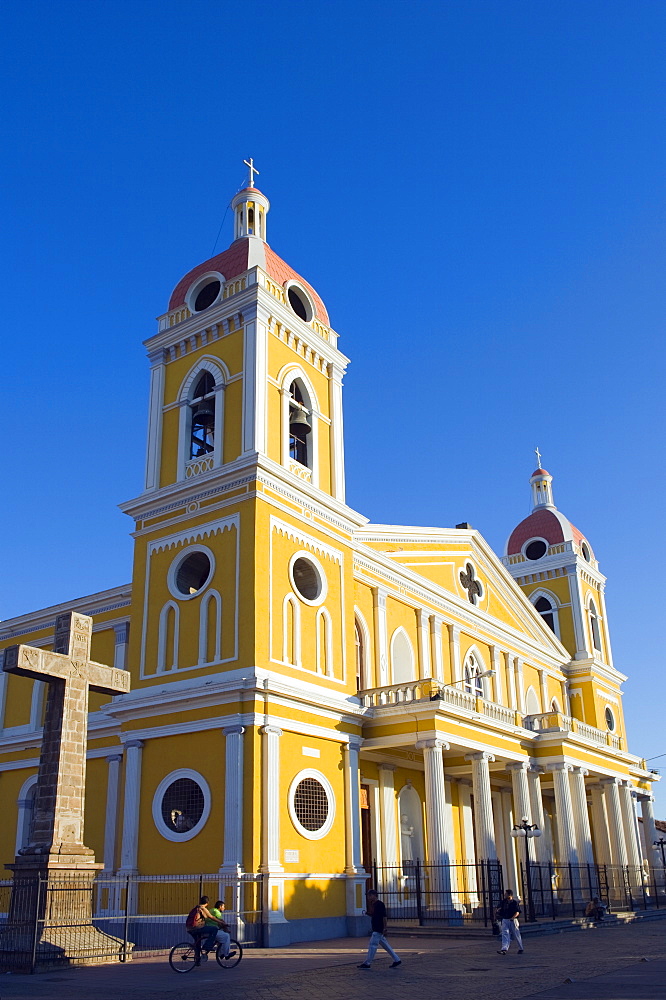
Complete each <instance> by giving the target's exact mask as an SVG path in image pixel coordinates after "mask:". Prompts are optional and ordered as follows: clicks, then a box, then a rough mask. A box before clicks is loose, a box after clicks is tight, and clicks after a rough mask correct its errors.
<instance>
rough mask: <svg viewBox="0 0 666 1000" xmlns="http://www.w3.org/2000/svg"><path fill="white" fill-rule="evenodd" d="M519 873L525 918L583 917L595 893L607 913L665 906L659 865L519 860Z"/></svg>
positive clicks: (665, 878) (665, 875) (665, 879)
mask: <svg viewBox="0 0 666 1000" xmlns="http://www.w3.org/2000/svg"><path fill="white" fill-rule="evenodd" d="M520 875H521V886H522V898H523V908H524V918H525V919H527V920H539V919H552V920H556V919H557V918H558V917H559V918H572V917H582V916H585V910H586V908H587V906H588V903H590V902H591V901H592V900H593V899H594V898H595V896H596V897H597V898H598V899H599V901H600V902H601V903H602V905H603V906H604V907H605V909H606V911H607V912H608V913H619V912H628V911H634V910H649V909H653V908H654V909H659V908H661V907H666V873H665V870H664V869H663V868H650V869H646V868H643V867H642V866H636V865H566V864H565V865H559V864H555V863H554V862H551V863H548V864H537V863H533V862H532V863H530V864H529V865H526V864H525V863H524V862H522V863H521V866H520Z"/></svg>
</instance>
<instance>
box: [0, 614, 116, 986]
mask: <svg viewBox="0 0 666 1000" xmlns="http://www.w3.org/2000/svg"><path fill="white" fill-rule="evenodd" d="M91 635H92V618H89V617H88V616H87V615H80V614H78V613H77V612H73V611H71V612H68V613H67V614H64V615H59V617H58V618H57V619H56V625H55V642H54V648H53V652H49V651H48V650H44V649H38V648H36V647H34V646H11V647H9V648H8V649H6V650H5V657H4V669H5V671H7V672H8V673H12V674H19V675H20V676H22V677H31V678H32V679H33V680H40V681H46V683H47V684H48V695H47V699H46V716H45V720H44V732H43V739H42V748H41V753H40V758H39V772H38V774H37V787H36V790H35V807H34V814H33V816H34V819H33V824H32V832H31V836H30V843H29V844H28V845H27V847H24V848H23V849H22V850H20V851H19V854H18V856H17V857H16V859H15V861H14V863H13V864H12V865H7V867H8V868H11V869H12V870H13V871H14V887H13V890H12V900H11V904H10V913H9V920H8V930H7V932H5V933H4V934H3V936H2V938H0V964H2V965H4V967H7V952H8V951H11V950H13V951H15V952H17V953H19V954H20V953H23V952H24V950H25V949H24V947H23V945H25V944H26V941H25V939H26V935H27V934H28V925H30V922H31V921H32V925H34V927H35V928H36V930H35V934H37V933H39V942H38V947H35V942H34V941H33V943H32V946H31V947H32V952H33V955H34V954H36V955H37V958H38V959H39V955H40V954H41V953H46V952H48V951H49V949H51V952H53V951H54V950H55V951H56V952H58V957H59V958H60V959H62V957H63V953H64V954H65V955H66V957H67V958H68V959H70V960H73V961H86V956H88V960H95V958H94V957H93V952H95V951H96V950H99V948H100V947H101V946H102V945H101V939H105V940H107V941H108V940H113V939H110V938H109V937H108V935H103V934H101V932H99V931H97V930H96V929H95V928H94V927H93V926H92V884H93V880H94V878H95V875H96V873H97V871H98V870H99V869H100V868H101V867H102V865H100V864H96V863H95V857H94V854H93V851H92V850H90V848H88V847H86V846H85V845H84V843H83V810H84V804H85V783H86V750H87V734H88V692H89V691H91V690H92V691H100V692H102V693H103V694H119V693H125V692H127V691H129V688H130V675H129V673H128V672H127V671H126V670H118V669H117V668H115V667H107V666H105V665H104V664H102V663H95V662H93V661H92V660H91V659H90V639H91ZM56 883H57V886H58V889H56V888H55V885H56ZM65 885H66V886H67V891H63V888H64V886H65ZM72 918H74V919H75V920H76V922H77V923H78V924H79V925H80V930H79V933H78V934H77V936H76V940H74V941H72V940H71V935H70V936H69V937H68V939H67V942H64V941H63V939H62V938H63V935H62V933H61V930H62V928H61V927H60V926H59V925H61V924H63V925H64V924H65V923H67V922H69V923H70V924H71V921H72ZM40 926H41V930H40ZM12 928H13V930H12ZM28 936H29V935H28ZM42 946H43V947H42ZM97 960H99V959H97ZM17 965H21V962H17V963H14V967H17Z"/></svg>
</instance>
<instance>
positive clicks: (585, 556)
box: [580, 542, 590, 562]
mask: <svg viewBox="0 0 666 1000" xmlns="http://www.w3.org/2000/svg"><path fill="white" fill-rule="evenodd" d="M580 551H581V552H582V553H583V559H584V560H585V562H590V550H589V549H588V547H587V545H586V544H585V542H583V544H582V545H581V547H580Z"/></svg>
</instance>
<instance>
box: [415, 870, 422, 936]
mask: <svg viewBox="0 0 666 1000" xmlns="http://www.w3.org/2000/svg"><path fill="white" fill-rule="evenodd" d="M416 914H417V916H418V918H419V927H422V926H423V911H422V909H421V859H420V858H417V859H416Z"/></svg>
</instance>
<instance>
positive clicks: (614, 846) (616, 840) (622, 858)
mask: <svg viewBox="0 0 666 1000" xmlns="http://www.w3.org/2000/svg"><path fill="white" fill-rule="evenodd" d="M601 784H602V785H603V786H604V798H605V800H606V817H607V820H608V836H609V840H610V846H611V858H612V863H613V864H614V865H626V864H628V861H627V845H626V843H625V840H624V821H623V819H622V806H621V805H620V791H619V788H618V785H619V778H602V779H601Z"/></svg>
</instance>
